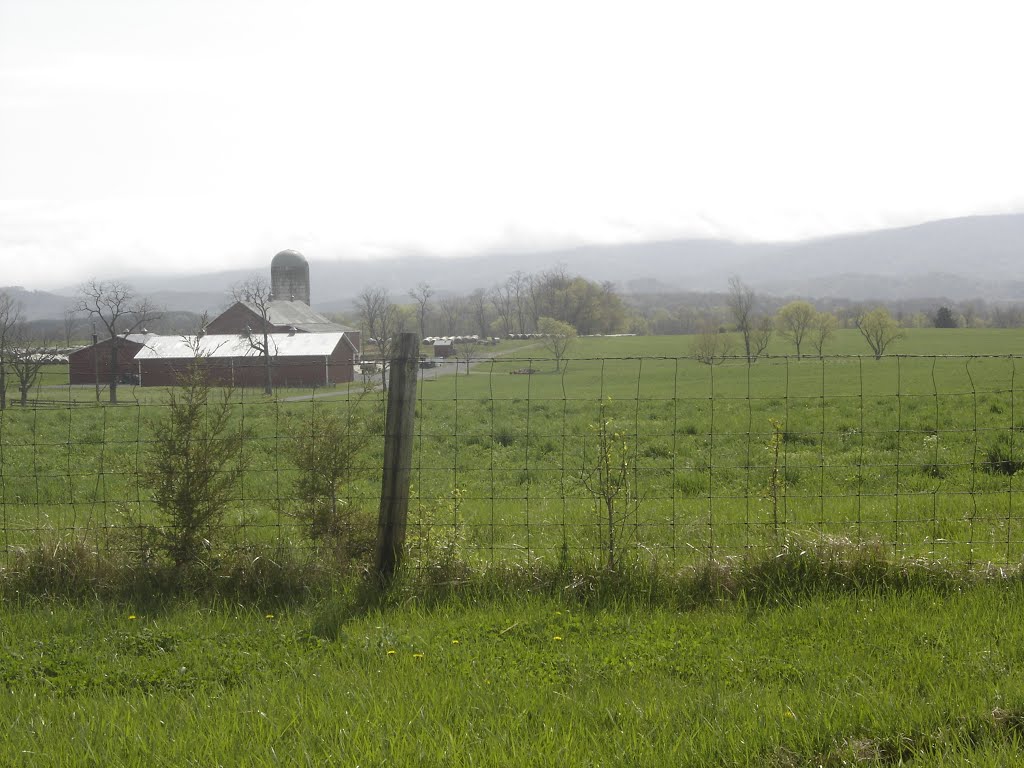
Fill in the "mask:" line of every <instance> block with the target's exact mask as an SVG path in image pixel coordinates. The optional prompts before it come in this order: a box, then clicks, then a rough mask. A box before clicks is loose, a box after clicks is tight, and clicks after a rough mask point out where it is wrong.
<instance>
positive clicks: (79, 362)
mask: <svg viewBox="0 0 1024 768" xmlns="http://www.w3.org/2000/svg"><path fill="white" fill-rule="evenodd" d="M153 336H154V334H152V333H130V334H128V335H127V336H118V338H117V380H118V382H119V383H125V384H127V383H129V382H131V381H133V380H134V376H135V373H136V366H135V362H134V360H133V358H134V357H135V355H136V354H137V353H138V351H139V350H140V349H142V348H143V346H145V344H146V340H147V339H150V338H153ZM113 346H114V342H113V340H112V339H103V340H102V341H100V342H97V343H96V344H95V345H90V346H88V347H82V348H81V349H76V350H75V351H74V352H71V353H69V354H68V380H69V382H70V383H71V384H95V383H96V382H97V381H99V383H100V384H101V385H103V386H106V385H108V384H110V353H111V350H112V348H113Z"/></svg>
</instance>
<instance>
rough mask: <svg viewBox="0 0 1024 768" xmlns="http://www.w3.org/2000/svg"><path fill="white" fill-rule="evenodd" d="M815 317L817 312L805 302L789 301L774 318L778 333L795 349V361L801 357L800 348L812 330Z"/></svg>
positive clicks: (811, 305)
mask: <svg viewBox="0 0 1024 768" xmlns="http://www.w3.org/2000/svg"><path fill="white" fill-rule="evenodd" d="M817 316H818V310H816V309H815V308H814V305H813V304H811V303H810V302H807V301H791V302H789V304H787V305H786V306H784V307H783V308H782V309H780V310H779V312H778V314H777V315H776V316H775V324H776V326H777V327H778V329H779V333H780V334H782V337H783V338H784V339H787V340H788V341H790V342H791V343H792V344H793V346H794V347H796V356H797V359H799V358H800V357H801V354H800V347H801V346H802V345H803V342H804V339H805V338H807V337H808V335H809V334H810V333H811V330H812V329H813V328H814V322H815V320H816V319H817Z"/></svg>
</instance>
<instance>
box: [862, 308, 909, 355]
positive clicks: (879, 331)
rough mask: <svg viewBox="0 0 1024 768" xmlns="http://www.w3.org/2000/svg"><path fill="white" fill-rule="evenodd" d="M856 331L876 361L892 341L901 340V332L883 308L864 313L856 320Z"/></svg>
mask: <svg viewBox="0 0 1024 768" xmlns="http://www.w3.org/2000/svg"><path fill="white" fill-rule="evenodd" d="M856 324H857V330H859V331H860V334H861V336H863V337H864V340H865V341H866V342H867V343H868V346H869V347H871V352H872V353H873V354H874V356H875V359H876V360H878V359H880V358H881V357H882V355H884V354H885V350H886V349H888V347H889V345H890V344H892V343H893V342H894V341H898V340H899V339H902V338H903V331H902V330H900V326H899V323H897V322H896V321H895V320H894V319H893V317H892V315H890V314H889V311H888V310H887V309H885V308H884V307H878V308H876V309H873V310H871V311H870V312H865V313H863V314H861V315H860V316H858V317H857V319H856Z"/></svg>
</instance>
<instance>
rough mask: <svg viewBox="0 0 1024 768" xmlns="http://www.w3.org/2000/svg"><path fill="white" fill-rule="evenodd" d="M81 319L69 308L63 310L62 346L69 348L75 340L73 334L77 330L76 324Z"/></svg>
mask: <svg viewBox="0 0 1024 768" xmlns="http://www.w3.org/2000/svg"><path fill="white" fill-rule="evenodd" d="M79 320H81V318H80V317H79V316H78V313H77V312H76V311H75V310H74V309H73V308H71V307H69V308H68V309H65V310H64V346H66V347H70V346H71V343H72V342H73V341H74V340H75V333H76V331H77V330H78V323H79Z"/></svg>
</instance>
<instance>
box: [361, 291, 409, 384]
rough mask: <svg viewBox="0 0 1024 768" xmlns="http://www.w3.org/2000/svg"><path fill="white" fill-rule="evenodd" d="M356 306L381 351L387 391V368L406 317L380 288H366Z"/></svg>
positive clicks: (365, 327) (383, 380) (368, 332)
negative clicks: (393, 345)
mask: <svg viewBox="0 0 1024 768" xmlns="http://www.w3.org/2000/svg"><path fill="white" fill-rule="evenodd" d="M356 306H357V308H358V309H359V318H360V320H362V323H363V329H364V330H365V331H366V333H367V335H368V336H369V337H370V339H371V340H373V343H374V344H375V345H376V347H377V349H378V350H379V351H380V357H381V367H380V380H381V386H382V387H383V388H384V389H387V386H388V378H387V367H388V360H390V358H391V352H392V349H391V347H392V344H393V343H394V342H395V340H396V339H397V338H398V333H399V331H401V328H402V325H403V324H404V317H403V315H402V313H401V312H400V311H399V307H397V306H396V305H394V304H393V303H392V302H391V299H390V297H389V296H388V292H387V291H386V290H384V289H383V288H379V287H377V288H364V289H363V290H362V291H361V292H360V294H359V296H358V298H357V299H356Z"/></svg>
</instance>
